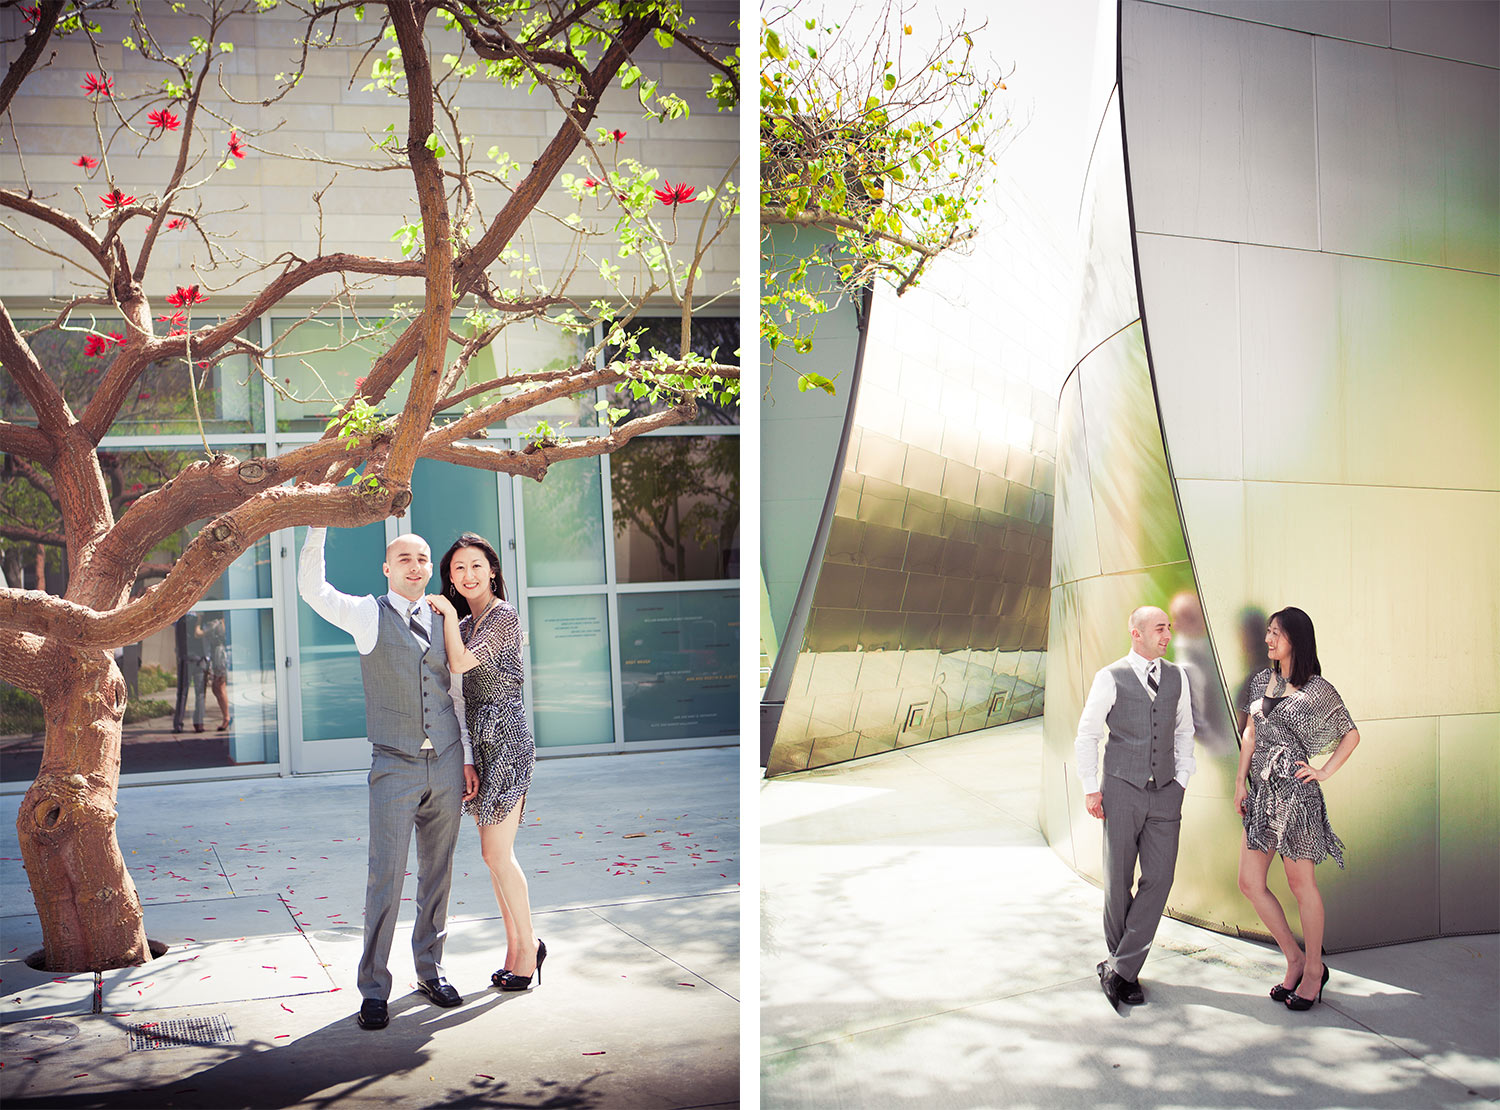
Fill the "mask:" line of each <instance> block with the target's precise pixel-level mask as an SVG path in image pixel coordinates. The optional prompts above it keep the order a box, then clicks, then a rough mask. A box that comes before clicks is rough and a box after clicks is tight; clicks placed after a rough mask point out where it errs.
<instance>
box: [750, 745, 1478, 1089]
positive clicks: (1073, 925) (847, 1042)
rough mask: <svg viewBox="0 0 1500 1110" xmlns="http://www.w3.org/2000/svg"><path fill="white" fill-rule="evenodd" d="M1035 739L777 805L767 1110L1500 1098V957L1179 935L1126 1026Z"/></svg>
mask: <svg viewBox="0 0 1500 1110" xmlns="http://www.w3.org/2000/svg"><path fill="white" fill-rule="evenodd" d="M1040 767H1041V722H1040V721H1028V722H1022V723H1020V724H1016V725H1008V726H1004V727H1002V728H998V729H991V730H987V731H985V732H981V733H972V734H969V735H966V736H961V737H955V738H952V739H949V740H941V741H936V742H934V743H930V744H924V745H920V746H917V747H912V748H907V749H903V750H900V751H894V752H890V753H886V754H883V755H878V756H873V757H871V758H869V759H864V760H859V761H856V762H854V763H848V764H843V765H840V766H837V767H831V768H826V769H823V770H818V771H810V772H806V773H803V774H797V775H788V776H785V777H782V778H777V779H774V780H772V781H770V782H767V783H765V784H764V785H763V787H762V790H761V795H760V799H761V807H760V808H761V816H760V820H761V882H762V887H763V890H764V894H763V900H762V918H761V950H762V956H761V980H762V1005H761V1041H762V1060H761V1104H762V1106H765V1107H777V1108H783V1107H787V1108H790V1107H818V1108H830V1107H851V1108H852V1107H858V1108H860V1110H872V1108H881V1107H922V1108H924V1110H937V1108H943V1107H955V1108H956V1107H964V1108H968V1107H1080V1106H1088V1107H1100V1108H1109V1107H1283V1108H1287V1110H1292V1108H1296V1110H1305V1108H1310V1107H1360V1108H1365V1107H1392V1108H1401V1110H1414V1108H1425V1107H1471V1106H1479V1105H1486V1104H1490V1105H1492V1104H1494V1103H1495V1102H1496V1101H1497V1100H1500V938H1497V937H1496V936H1494V935H1486V936H1475V937H1452V938H1445V939H1441V940H1433V941H1424V942H1420V943H1415V944H1403V945H1394V946H1390V947H1386V948H1377V949H1369V950H1365V951H1359V952H1347V953H1343V954H1340V955H1337V956H1331V957H1329V965H1330V967H1331V968H1332V969H1333V977H1332V979H1331V981H1330V982H1329V985H1328V991H1327V993H1326V994H1325V996H1324V1001H1323V1003H1322V1004H1321V1005H1319V1006H1316V1007H1314V1008H1313V1010H1312V1011H1311V1012H1309V1013H1302V1014H1299V1013H1292V1012H1290V1011H1288V1010H1287V1009H1286V1008H1285V1007H1284V1006H1280V1005H1278V1004H1276V1003H1274V1002H1272V1001H1271V1000H1270V999H1269V998H1267V997H1266V991H1267V989H1268V988H1269V986H1270V985H1271V984H1272V983H1274V982H1277V981H1279V979H1280V976H1281V973H1282V970H1283V965H1282V964H1281V963H1280V957H1279V954H1278V953H1277V952H1276V951H1275V950H1274V949H1272V948H1270V947H1268V946H1264V945H1261V944H1258V943H1254V942H1250V941H1244V940H1239V939H1234V938H1229V937H1225V936H1222V935H1220V934H1218V933H1212V932H1208V931H1207V930H1203V929H1199V928H1197V927H1194V926H1191V925H1188V924H1186V923H1184V922H1180V921H1174V920H1171V919H1167V920H1164V921H1163V922H1162V926H1161V929H1160V931H1159V932H1158V934H1157V942H1156V945H1155V947H1154V948H1153V950H1152V953H1151V957H1150V959H1149V960H1148V962H1147V964H1146V966H1145V969H1144V970H1143V972H1142V974H1141V981H1142V983H1143V984H1145V986H1146V989H1147V992H1148V1000H1147V1004H1146V1005H1144V1006H1140V1007H1134V1008H1126V1012H1125V1014H1124V1015H1123V1016H1117V1015H1116V1014H1115V1013H1114V1012H1113V1010H1111V1009H1110V1006H1109V1003H1108V1002H1107V1001H1106V1000H1105V998H1104V996H1103V994H1102V993H1101V992H1100V990H1099V981H1098V978H1097V976H1096V975H1095V972H1094V964H1095V963H1096V962H1097V961H1098V960H1099V959H1102V958H1103V955H1104V951H1103V939H1102V936H1101V933H1102V925H1101V921H1100V916H1101V908H1102V905H1103V895H1102V893H1101V892H1100V891H1099V890H1097V889H1096V888H1095V887H1093V886H1092V885H1091V884H1089V883H1088V882H1086V881H1085V880H1083V879H1081V878H1079V877H1078V876H1077V875H1075V874H1074V873H1073V872H1072V870H1071V869H1069V868H1068V867H1067V866H1066V865H1064V864H1063V862H1062V861H1061V860H1060V859H1058V858H1057V856H1056V855H1054V854H1053V852H1052V850H1051V848H1049V847H1048V846H1047V845H1046V843H1045V842H1044V841H1043V839H1042V836H1041V833H1040V830H1039V828H1038V825H1037V819H1036V798H1037V785H1038V782H1039V775H1040Z"/></svg>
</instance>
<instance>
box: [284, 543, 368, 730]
mask: <svg viewBox="0 0 1500 1110" xmlns="http://www.w3.org/2000/svg"><path fill="white" fill-rule="evenodd" d="M296 536H297V540H296V542H297V546H296V552H295V553H296V555H297V556H298V557H299V558H300V556H301V553H302V541H303V540H304V539H305V538H306V536H307V529H306V528H298V529H297V530H296ZM324 558H325V560H326V567H327V573H328V581H329V582H330V583H332V584H333V585H334V586H335V587H337V588H338V589H340V590H342V591H343V592H344V593H346V594H354V595H355V596H356V597H357V596H359V595H361V594H372V595H374V596H375V597H379V596H380V595H382V594H384V593H385V592H386V591H387V590H388V589H389V588H390V583H389V582H387V581H386V577H385V575H384V574H383V573H382V572H381V570H380V567H381V565H382V564H383V563H384V562H385V523H384V522H383V521H376V522H375V523H373V524H366V525H365V526H364V527H362V528H330V529H329V530H328V540H327V543H326V545H325V547H324ZM297 643H298V645H299V655H298V659H299V660H300V664H301V671H302V673H301V687H302V736H303V739H306V740H335V739H342V738H345V737H350V736H363V735H365V686H364V679H363V678H362V677H361V675H360V669H359V652H358V651H357V650H356V649H355V647H354V638H353V637H352V636H350V635H349V633H347V632H345V631H344V630H343V629H341V628H335V627H334V626H333V625H331V624H329V623H328V622H327V621H325V620H324V619H323V618H322V617H320V616H318V614H316V613H314V612H313V611H312V610H311V609H309V608H308V606H307V602H305V601H303V600H302V597H301V595H300V594H299V595H298V597H297Z"/></svg>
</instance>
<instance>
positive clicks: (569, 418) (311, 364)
mask: <svg viewBox="0 0 1500 1110" xmlns="http://www.w3.org/2000/svg"><path fill="white" fill-rule="evenodd" d="M408 323H409V321H407V320H404V319H400V318H398V317H395V316H393V315H389V314H387V315H384V316H382V315H370V316H362V317H355V316H342V317H329V316H319V317H313V318H311V319H305V320H304V319H292V318H278V319H273V320H272V321H271V335H272V339H273V342H275V344H276V349H275V368H276V378H277V388H278V391H279V393H280V396H278V397H277V400H276V427H277V429H278V430H279V431H296V432H307V431H317V432H321V431H322V430H323V429H324V427H325V426H326V425H327V423H328V418H329V415H330V414H331V413H332V412H333V410H334V409H335V408H337V407H338V405H339V404H341V403H342V402H343V401H345V400H347V399H348V397H349V395H350V394H352V393H353V392H354V390H355V387H356V383H357V382H358V380H359V379H361V378H363V377H364V376H365V375H367V374H368V373H369V372H370V367H371V365H372V364H373V363H374V361H375V360H376V359H377V358H379V357H380V356H381V355H383V354H384V353H385V352H386V351H387V350H389V349H390V347H391V345H392V344H393V343H395V341H396V340H397V338H399V337H400V335H401V333H402V332H403V331H405V330H406V328H407V326H408ZM454 324H455V327H456V328H457V329H458V330H459V331H462V329H463V326H464V325H463V315H462V313H461V312H460V313H459V314H457V315H455V318H454ZM461 349H462V348H461V347H460V346H459V344H457V343H454V342H452V341H451V340H450V341H449V343H448V347H447V350H446V352H445V354H444V358H445V359H447V360H449V361H450V362H451V361H452V360H453V359H455V358H457V357H458V354H459V352H460V350H461ZM582 353H583V346H582V341H581V340H580V339H579V338H578V337H577V336H574V335H569V334H566V333H564V332H561V331H560V330H559V329H557V328H555V327H552V326H550V325H547V324H538V323H537V322H536V321H526V322H524V323H519V324H514V325H512V326H510V327H507V328H506V329H505V330H504V331H503V332H501V333H500V335H499V337H498V338H497V339H496V340H495V341H494V342H493V343H492V344H490V346H489V347H488V348H487V349H486V350H484V351H482V352H481V353H480V354H479V355H477V356H476V357H475V358H474V359H473V360H472V361H471V362H470V363H469V367H468V371H467V373H466V374H465V376H464V380H463V382H462V383H461V384H460V385H459V386H458V387H456V388H455V390H454V392H460V391H462V390H463V389H467V388H468V387H469V386H472V385H478V384H480V383H482V382H486V381H490V380H492V379H493V378H495V377H496V376H497V375H498V376H504V375H507V374H535V373H541V372H545V371H550V370H561V369H565V368H567V367H569V366H572V365H575V364H576V363H577V362H578V359H579V356H580V355H581V354H582ZM409 369H410V367H408V370H409ZM409 380H410V379H409V378H408V377H406V376H405V374H403V375H402V377H399V378H397V379H396V386H395V387H394V388H393V389H392V391H391V392H390V393H388V394H387V395H386V398H385V401H384V402H383V403H382V409H383V410H384V411H387V412H390V411H394V406H397V405H399V404H400V403H401V402H402V401H403V400H405V396H406V390H405V383H406V382H407V381H409ZM508 392H511V390H507V389H500V390H496V391H493V392H491V393H482V394H479V395H478V396H476V397H472V398H470V399H469V400H468V401H467V402H464V404H465V405H469V406H472V405H476V404H482V403H484V402H485V401H487V400H489V399H491V398H495V399H498V398H501V397H504V396H506V394H507V393H508ZM463 407H464V405H455V406H449V408H448V409H446V410H442V411H446V412H449V413H453V414H457V413H459V412H461V411H462V409H463ZM538 420H546V421H548V422H549V423H550V424H551V426H552V427H553V429H554V430H557V429H560V428H562V427H566V426H568V425H570V424H571V425H590V424H595V423H597V419H596V414H595V413H594V398H593V396H592V395H589V396H587V397H584V396H583V395H576V396H572V397H560V398H558V399H557V400H555V401H552V402H549V403H548V404H546V405H542V406H539V407H537V408H533V409H528V410H527V411H526V412H524V413H520V414H517V415H516V416H514V417H512V418H510V419H509V420H505V421H502V422H501V423H502V425H503V426H506V427H517V428H532V427H534V426H535V425H536V423H537V421H538Z"/></svg>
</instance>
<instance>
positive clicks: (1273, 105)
mask: <svg viewBox="0 0 1500 1110" xmlns="http://www.w3.org/2000/svg"><path fill="white" fill-rule="evenodd" d="M1120 35H1121V46H1122V66H1121V69H1122V97H1121V100H1122V103H1123V104H1124V108H1125V122H1126V125H1127V126H1128V127H1129V129H1130V146H1131V152H1132V156H1131V166H1130V170H1131V186H1132V188H1133V190H1134V194H1133V199H1134V204H1135V227H1136V230H1137V231H1171V232H1175V233H1177V234H1182V235H1192V236H1195V237H1197V238H1202V239H1227V240H1232V241H1235V242H1248V243H1269V244H1274V245H1276V246H1283V247H1303V248H1309V249H1316V247H1317V246H1318V206H1317V188H1316V174H1315V173H1314V160H1315V156H1316V152H1315V142H1314V140H1315V133H1314V121H1313V109H1312V105H1313V53H1312V41H1313V40H1312V39H1311V38H1310V37H1309V36H1308V35H1305V34H1299V33H1296V32H1293V31H1284V30H1281V29H1279V28H1274V27H1264V26H1260V25H1257V24H1254V23H1245V22H1242V21H1239V20H1232V19H1218V18H1215V17H1212V16H1205V15H1200V14H1198V13H1195V12H1187V11H1180V10H1178V9H1176V8H1166V7H1161V6H1159V5H1156V4H1139V3H1126V4H1125V5H1124V6H1123V8H1122V11H1121V29H1120ZM1184 58H1192V59H1193V63H1192V64H1191V65H1186V64H1184V62H1183V59H1184ZM1140 148H1144V149H1146V150H1147V151H1148V152H1149V154H1150V157H1149V158H1146V159H1142V160H1140V161H1139V162H1138V161H1137V160H1136V159H1135V156H1134V152H1135V151H1136V150H1137V149H1140Z"/></svg>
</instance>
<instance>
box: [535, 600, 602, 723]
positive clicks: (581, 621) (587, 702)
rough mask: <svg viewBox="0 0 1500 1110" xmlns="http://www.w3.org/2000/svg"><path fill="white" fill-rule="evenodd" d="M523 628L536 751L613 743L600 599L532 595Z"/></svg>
mask: <svg viewBox="0 0 1500 1110" xmlns="http://www.w3.org/2000/svg"><path fill="white" fill-rule="evenodd" d="M526 625H527V627H526V632H527V637H528V641H529V644H530V665H531V689H532V719H533V721H534V722H535V727H536V744H537V747H539V748H556V747H569V746H573V745H578V744H610V743H613V742H614V736H615V721H614V698H613V696H612V694H611V692H610V670H609V621H608V618H607V614H606V611H605V607H604V598H603V597H602V596H600V595H598V594H589V595H580V596H575V597H534V598H532V599H531V600H530V602H529V603H528V605H527V611H526Z"/></svg>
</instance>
